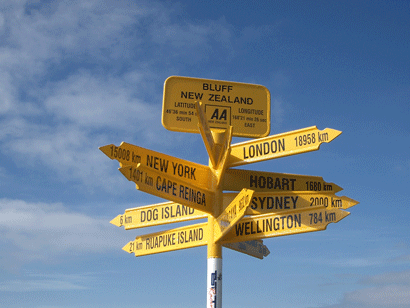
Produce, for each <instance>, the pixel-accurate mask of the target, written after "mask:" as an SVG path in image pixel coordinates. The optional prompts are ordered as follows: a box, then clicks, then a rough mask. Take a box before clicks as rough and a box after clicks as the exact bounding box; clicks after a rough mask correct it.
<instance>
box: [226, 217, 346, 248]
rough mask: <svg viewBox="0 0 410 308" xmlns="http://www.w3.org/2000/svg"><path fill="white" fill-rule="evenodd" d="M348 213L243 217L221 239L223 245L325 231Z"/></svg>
mask: <svg viewBox="0 0 410 308" xmlns="http://www.w3.org/2000/svg"><path fill="white" fill-rule="evenodd" d="M349 214H350V213H349V212H346V211H343V210H340V209H333V210H325V209H312V210H310V209H309V210H304V211H303V210H302V211H299V212H295V213H289V214H276V213H275V214H263V215H255V216H250V217H245V218H243V219H242V220H241V221H239V222H238V223H237V224H236V225H235V227H234V228H232V229H231V230H230V231H229V232H228V233H227V234H226V235H225V236H224V238H223V243H229V242H243V241H251V240H257V239H264V238H269V237H275V236H282V235H290V234H298V233H305V232H313V231H321V230H325V229H326V227H327V225H328V224H330V223H336V222H339V221H340V220H342V219H343V218H345V217H346V216H348V215H349Z"/></svg>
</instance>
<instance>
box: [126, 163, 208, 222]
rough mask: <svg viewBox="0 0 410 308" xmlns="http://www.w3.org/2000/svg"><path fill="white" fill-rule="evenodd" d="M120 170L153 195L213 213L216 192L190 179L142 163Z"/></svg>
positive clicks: (137, 185)
mask: <svg viewBox="0 0 410 308" xmlns="http://www.w3.org/2000/svg"><path fill="white" fill-rule="evenodd" d="M118 170H120V171H121V173H122V174H123V175H124V176H125V177H126V178H127V179H128V180H129V181H133V182H134V183H135V184H136V188H137V189H138V190H141V191H143V192H146V193H149V194H151V195H154V196H157V197H160V198H164V199H168V200H170V201H174V202H177V203H181V204H183V205H186V206H189V207H192V208H194V209H197V210H200V211H203V212H206V213H209V214H210V213H212V205H213V203H214V200H215V193H214V192H213V191H209V190H207V189H202V188H200V187H197V186H195V184H192V183H189V182H188V181H184V180H181V179H179V178H177V177H174V176H167V175H163V174H162V173H161V172H158V171H156V170H153V169H150V168H147V167H145V166H143V165H141V164H139V165H138V166H137V167H134V166H126V167H121V168H119V169H118Z"/></svg>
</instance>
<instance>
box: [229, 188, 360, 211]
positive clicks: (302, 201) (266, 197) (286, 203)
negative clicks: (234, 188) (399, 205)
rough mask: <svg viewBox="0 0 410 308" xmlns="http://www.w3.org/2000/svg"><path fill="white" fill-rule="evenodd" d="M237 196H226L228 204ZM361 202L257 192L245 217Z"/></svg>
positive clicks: (312, 194)
mask: <svg viewBox="0 0 410 308" xmlns="http://www.w3.org/2000/svg"><path fill="white" fill-rule="evenodd" d="M234 195H235V194H230V193H227V194H224V203H225V204H226V203H227V202H229V201H230V200H231V198H234ZM358 203H359V202H357V201H355V200H353V199H351V198H348V197H346V196H342V197H339V196H336V195H335V194H329V193H327V194H326V193H315V192H280V193H271V192H255V193H254V194H253V197H252V200H250V205H249V207H248V208H247V210H246V212H245V215H259V214H266V213H285V212H286V213H288V212H294V211H298V210H303V209H313V208H326V209H348V208H350V207H352V206H355V205H356V204H358Z"/></svg>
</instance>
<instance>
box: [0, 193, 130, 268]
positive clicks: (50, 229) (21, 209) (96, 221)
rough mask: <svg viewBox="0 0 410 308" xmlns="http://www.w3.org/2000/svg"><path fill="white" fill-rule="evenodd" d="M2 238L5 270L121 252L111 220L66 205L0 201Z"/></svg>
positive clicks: (0, 244) (0, 240)
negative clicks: (58, 258) (62, 258)
mask: <svg viewBox="0 0 410 308" xmlns="http://www.w3.org/2000/svg"><path fill="white" fill-rule="evenodd" d="M0 235H1V236H0V247H1V249H0V251H1V253H0V254H1V257H2V259H3V262H2V266H4V267H10V266H19V264H24V263H27V262H31V261H35V260H40V261H47V260H48V261H49V260H50V259H51V260H53V259H54V258H55V257H56V256H61V255H63V254H66V255H67V254H68V255H70V254H71V255H73V254H74V255H75V254H81V253H96V252H106V251H109V250H111V249H118V236H119V234H118V233H116V232H115V229H114V228H113V226H112V225H110V224H109V223H108V219H102V218H95V217H91V216H88V215H85V214H82V213H78V212H73V211H69V210H67V208H66V207H64V206H63V205H62V204H45V203H28V202H25V201H21V200H8V199H0ZM126 242H127V241H126V239H125V234H124V243H126ZM6 247H7V249H6Z"/></svg>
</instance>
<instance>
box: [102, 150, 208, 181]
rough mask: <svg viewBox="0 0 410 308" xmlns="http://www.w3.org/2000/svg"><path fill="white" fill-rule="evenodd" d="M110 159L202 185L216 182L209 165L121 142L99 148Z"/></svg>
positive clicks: (124, 164) (123, 164)
mask: <svg viewBox="0 0 410 308" xmlns="http://www.w3.org/2000/svg"><path fill="white" fill-rule="evenodd" d="M99 149H100V150H101V151H102V152H103V153H104V154H105V155H107V156H108V157H109V158H111V159H115V160H118V161H119V162H120V163H121V165H122V166H137V165H138V164H139V163H141V164H142V165H144V166H146V167H149V168H151V169H153V170H156V171H158V172H161V173H163V174H166V175H171V176H175V177H177V178H179V179H181V180H185V181H189V182H192V183H195V185H198V186H202V187H205V188H206V187H212V185H214V184H215V183H216V181H215V180H214V178H213V173H212V171H211V170H210V168H209V167H207V166H204V165H201V164H197V163H193V162H190V161H187V160H184V159H180V158H176V157H173V156H169V155H165V154H162V153H159V152H155V151H151V150H148V149H144V148H141V147H139V146H136V145H133V144H129V143H126V142H122V143H121V145H120V146H119V147H117V146H115V145H113V144H109V145H106V146H103V147H100V148H99Z"/></svg>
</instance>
